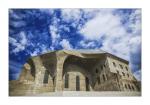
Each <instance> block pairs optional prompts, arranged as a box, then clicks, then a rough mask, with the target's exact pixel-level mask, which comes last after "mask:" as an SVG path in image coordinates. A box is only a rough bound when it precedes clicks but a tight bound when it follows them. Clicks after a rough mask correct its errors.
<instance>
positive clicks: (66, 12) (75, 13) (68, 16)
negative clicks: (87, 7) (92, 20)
mask: <svg viewBox="0 0 150 105" xmlns="http://www.w3.org/2000/svg"><path fill="white" fill-rule="evenodd" d="M61 13H62V17H63V20H64V21H66V22H70V21H77V22H78V21H79V19H80V18H81V10H80V9H62V10H61Z"/></svg>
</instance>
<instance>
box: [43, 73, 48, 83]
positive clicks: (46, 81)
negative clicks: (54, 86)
mask: <svg viewBox="0 0 150 105" xmlns="http://www.w3.org/2000/svg"><path fill="white" fill-rule="evenodd" d="M48 77H49V74H48V72H47V70H45V73H44V80H43V83H45V84H47V83H48Z"/></svg>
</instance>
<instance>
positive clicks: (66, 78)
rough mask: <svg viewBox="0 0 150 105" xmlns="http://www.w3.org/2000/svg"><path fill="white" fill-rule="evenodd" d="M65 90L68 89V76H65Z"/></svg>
mask: <svg viewBox="0 0 150 105" xmlns="http://www.w3.org/2000/svg"><path fill="white" fill-rule="evenodd" d="M65 88H69V74H66V75H65Z"/></svg>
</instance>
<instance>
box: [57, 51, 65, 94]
mask: <svg viewBox="0 0 150 105" xmlns="http://www.w3.org/2000/svg"><path fill="white" fill-rule="evenodd" d="M56 57H57V62H56V78H55V91H63V65H64V62H65V59H66V57H67V55H66V54H65V53H64V52H62V51H60V52H57V53H56Z"/></svg>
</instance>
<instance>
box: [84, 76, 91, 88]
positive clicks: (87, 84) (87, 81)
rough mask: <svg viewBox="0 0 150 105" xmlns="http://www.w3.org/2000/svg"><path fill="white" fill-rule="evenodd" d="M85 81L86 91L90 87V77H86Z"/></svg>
mask: <svg viewBox="0 0 150 105" xmlns="http://www.w3.org/2000/svg"><path fill="white" fill-rule="evenodd" d="M85 81H86V82H85V83H86V91H89V90H90V89H89V79H88V77H86V79H85Z"/></svg>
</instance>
